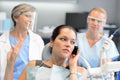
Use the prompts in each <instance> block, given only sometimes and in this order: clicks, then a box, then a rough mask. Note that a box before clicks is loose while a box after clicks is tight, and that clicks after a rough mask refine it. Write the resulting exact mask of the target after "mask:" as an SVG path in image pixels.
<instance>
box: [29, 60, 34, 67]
mask: <svg viewBox="0 0 120 80" xmlns="http://www.w3.org/2000/svg"><path fill="white" fill-rule="evenodd" d="M35 65H36V60H32V61H29V62H28V64H27V66H35Z"/></svg>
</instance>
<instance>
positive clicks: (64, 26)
mask: <svg viewBox="0 0 120 80" xmlns="http://www.w3.org/2000/svg"><path fill="white" fill-rule="evenodd" d="M63 28H69V29H72V30H73V31H74V32H75V34H76V36H77V33H76V30H75V29H74V28H73V27H72V26H70V25H59V26H57V27H56V28H55V29H54V30H53V33H52V36H51V40H53V41H54V40H55V39H56V37H57V36H58V35H59V34H60V31H61V29H63Z"/></svg>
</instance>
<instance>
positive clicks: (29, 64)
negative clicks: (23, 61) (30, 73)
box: [18, 60, 36, 80]
mask: <svg viewBox="0 0 120 80" xmlns="http://www.w3.org/2000/svg"><path fill="white" fill-rule="evenodd" d="M35 64H36V61H35V60H33V61H30V62H29V63H28V64H27V66H35ZM27 66H26V67H25V68H24V70H23V72H22V73H21V75H20V77H19V78H18V80H26V68H27Z"/></svg>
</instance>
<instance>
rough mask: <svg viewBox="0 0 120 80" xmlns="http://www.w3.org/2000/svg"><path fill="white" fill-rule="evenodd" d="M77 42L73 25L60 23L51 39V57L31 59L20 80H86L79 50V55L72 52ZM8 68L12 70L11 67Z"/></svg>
mask: <svg viewBox="0 0 120 80" xmlns="http://www.w3.org/2000/svg"><path fill="white" fill-rule="evenodd" d="M75 42H76V32H75V30H74V29H73V28H72V27H71V26H68V25H60V26H58V27H56V28H55V29H54V31H53V34H52V36H51V39H50V47H51V57H50V59H48V60H44V61H38V60H34V61H30V62H29V63H28V65H27V67H26V68H25V69H24V70H23V72H22V74H21V76H20V77H19V80H38V79H39V80H53V79H54V80H55V79H57V80H67V79H69V80H77V79H78V78H80V79H81V80H82V79H84V80H85V79H86V75H85V74H86V73H87V72H86V70H85V69H84V68H82V67H78V66H77V60H78V57H79V50H78V52H77V55H74V54H71V53H72V51H73V49H74V46H75ZM66 58H68V64H66ZM13 63H14V62H13ZM8 65H9V64H8ZM9 66H12V65H9ZM6 70H7V71H8V72H10V71H11V69H10V68H8V69H6ZM7 71H6V72H7ZM78 73H79V74H78ZM80 73H81V74H80ZM53 75H54V76H53ZM7 77H8V76H7Z"/></svg>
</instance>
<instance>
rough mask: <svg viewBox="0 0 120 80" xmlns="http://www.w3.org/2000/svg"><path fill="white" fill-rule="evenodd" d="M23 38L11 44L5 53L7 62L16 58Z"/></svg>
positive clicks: (11, 61)
mask: <svg viewBox="0 0 120 80" xmlns="http://www.w3.org/2000/svg"><path fill="white" fill-rule="evenodd" d="M22 42H23V39H20V40H19V41H18V43H17V44H16V45H11V49H10V50H9V52H8V54H7V63H13V64H14V62H15V60H16V57H17V55H18V52H19V50H20V47H21V45H22Z"/></svg>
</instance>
